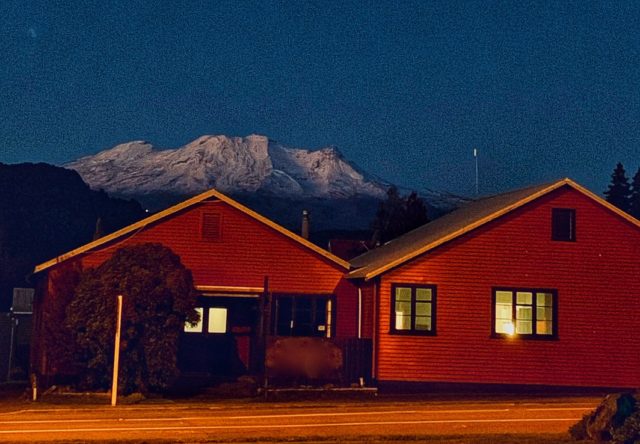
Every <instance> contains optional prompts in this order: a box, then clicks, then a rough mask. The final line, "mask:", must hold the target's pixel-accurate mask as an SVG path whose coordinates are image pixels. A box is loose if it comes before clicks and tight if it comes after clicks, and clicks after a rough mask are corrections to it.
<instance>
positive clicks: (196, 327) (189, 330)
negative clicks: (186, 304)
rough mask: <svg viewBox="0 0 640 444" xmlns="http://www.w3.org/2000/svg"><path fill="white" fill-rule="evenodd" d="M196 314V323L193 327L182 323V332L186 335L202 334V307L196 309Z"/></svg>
mask: <svg viewBox="0 0 640 444" xmlns="http://www.w3.org/2000/svg"><path fill="white" fill-rule="evenodd" d="M196 312H198V322H197V323H196V324H195V325H189V324H188V323H187V322H185V323H184V331H185V332H186V333H202V313H203V312H204V310H203V309H202V307H198V308H196Z"/></svg>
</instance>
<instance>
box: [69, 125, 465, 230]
mask: <svg viewBox="0 0 640 444" xmlns="http://www.w3.org/2000/svg"><path fill="white" fill-rule="evenodd" d="M64 166H65V167H67V168H70V169H73V170H76V171H77V172H78V173H79V174H80V176H82V179H83V180H84V181H85V182H86V183H87V184H89V186H90V187H91V188H93V189H96V190H97V189H103V190H105V191H107V192H109V193H110V194H112V195H114V196H118V197H132V198H135V199H137V200H138V201H139V202H141V203H142V204H143V205H144V206H145V208H148V209H150V210H152V211H155V210H161V209H163V208H166V207H168V206H169V205H171V204H175V203H177V202H180V201H182V200H184V199H186V198H187V197H190V196H193V195H195V194H198V193H200V192H202V191H205V190H208V189H210V188H216V189H217V190H219V191H222V192H223V193H225V194H228V195H230V196H231V197H233V198H234V199H237V200H239V201H240V202H242V203H243V204H245V205H247V206H249V207H250V208H252V209H254V210H256V211H258V212H259V213H261V214H263V215H265V216H267V217H269V218H270V219H273V220H275V221H276V222H278V223H280V224H282V225H284V226H286V227H287V228H290V229H292V230H297V229H298V228H299V226H300V215H301V212H302V210H303V209H307V210H310V211H311V215H312V216H311V217H312V223H313V229H314V230H335V229H339V230H360V229H367V228H368V227H369V225H370V223H371V221H372V220H373V217H374V215H375V212H376V209H377V207H378V202H379V200H381V199H384V198H385V195H386V190H387V189H388V187H389V185H390V184H389V183H387V182H385V181H384V180H381V179H377V178H375V177H373V176H371V175H369V174H367V173H365V172H363V171H361V170H360V169H359V168H358V167H357V166H356V165H354V164H353V163H350V162H349V161H347V160H346V159H345V158H344V157H343V156H342V154H340V152H339V151H338V150H337V149H336V148H335V147H332V146H329V147H326V148H320V149H317V150H306V149H299V148H290V147H287V146H284V145H281V144H279V143H278V142H275V141H273V140H269V138H267V137H265V136H260V135H250V136H247V137H228V136H202V137H200V138H198V139H196V140H194V141H193V142H190V143H188V144H186V145H184V146H183V147H180V148H175V149H156V148H155V147H154V146H153V145H151V144H149V143H147V142H142V141H135V142H128V143H123V144H121V145H117V146H115V147H113V148H111V149H108V150H105V151H101V152H99V153H97V154H95V155H93V156H87V157H83V158H81V159H78V160H76V161H74V162H71V163H69V164H67V165H64ZM401 191H403V193H404V191H405V190H401ZM418 191H419V192H420V195H421V196H422V197H423V198H424V199H425V201H426V203H427V206H428V207H429V214H430V215H431V217H435V216H437V215H438V214H440V213H442V212H446V211H448V210H451V209H452V208H454V207H455V206H457V205H458V204H459V203H460V198H458V197H456V196H451V195H448V194H445V193H438V192H434V191H429V190H418Z"/></svg>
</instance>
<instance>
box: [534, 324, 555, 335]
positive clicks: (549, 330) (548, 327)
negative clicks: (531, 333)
mask: <svg viewBox="0 0 640 444" xmlns="http://www.w3.org/2000/svg"><path fill="white" fill-rule="evenodd" d="M536 333H537V334H539V335H552V334H553V324H552V322H551V321H538V322H536Z"/></svg>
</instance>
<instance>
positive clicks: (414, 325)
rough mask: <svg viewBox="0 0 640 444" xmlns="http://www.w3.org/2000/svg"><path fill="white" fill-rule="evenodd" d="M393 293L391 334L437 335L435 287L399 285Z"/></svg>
mask: <svg viewBox="0 0 640 444" xmlns="http://www.w3.org/2000/svg"><path fill="white" fill-rule="evenodd" d="M391 293H392V302H391V306H392V313H391V332H393V333H410V334H435V331H436V326H435V304H436V287H435V286H424V285H420V286H418V285H408V284H407V285H404V284H398V285H393V286H392V288H391Z"/></svg>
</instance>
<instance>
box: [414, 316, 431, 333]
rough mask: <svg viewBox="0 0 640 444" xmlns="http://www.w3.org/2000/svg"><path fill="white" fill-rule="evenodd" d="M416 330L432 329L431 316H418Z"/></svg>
mask: <svg viewBox="0 0 640 444" xmlns="http://www.w3.org/2000/svg"><path fill="white" fill-rule="evenodd" d="M416 330H423V331H429V330H431V317H430V316H416Z"/></svg>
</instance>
